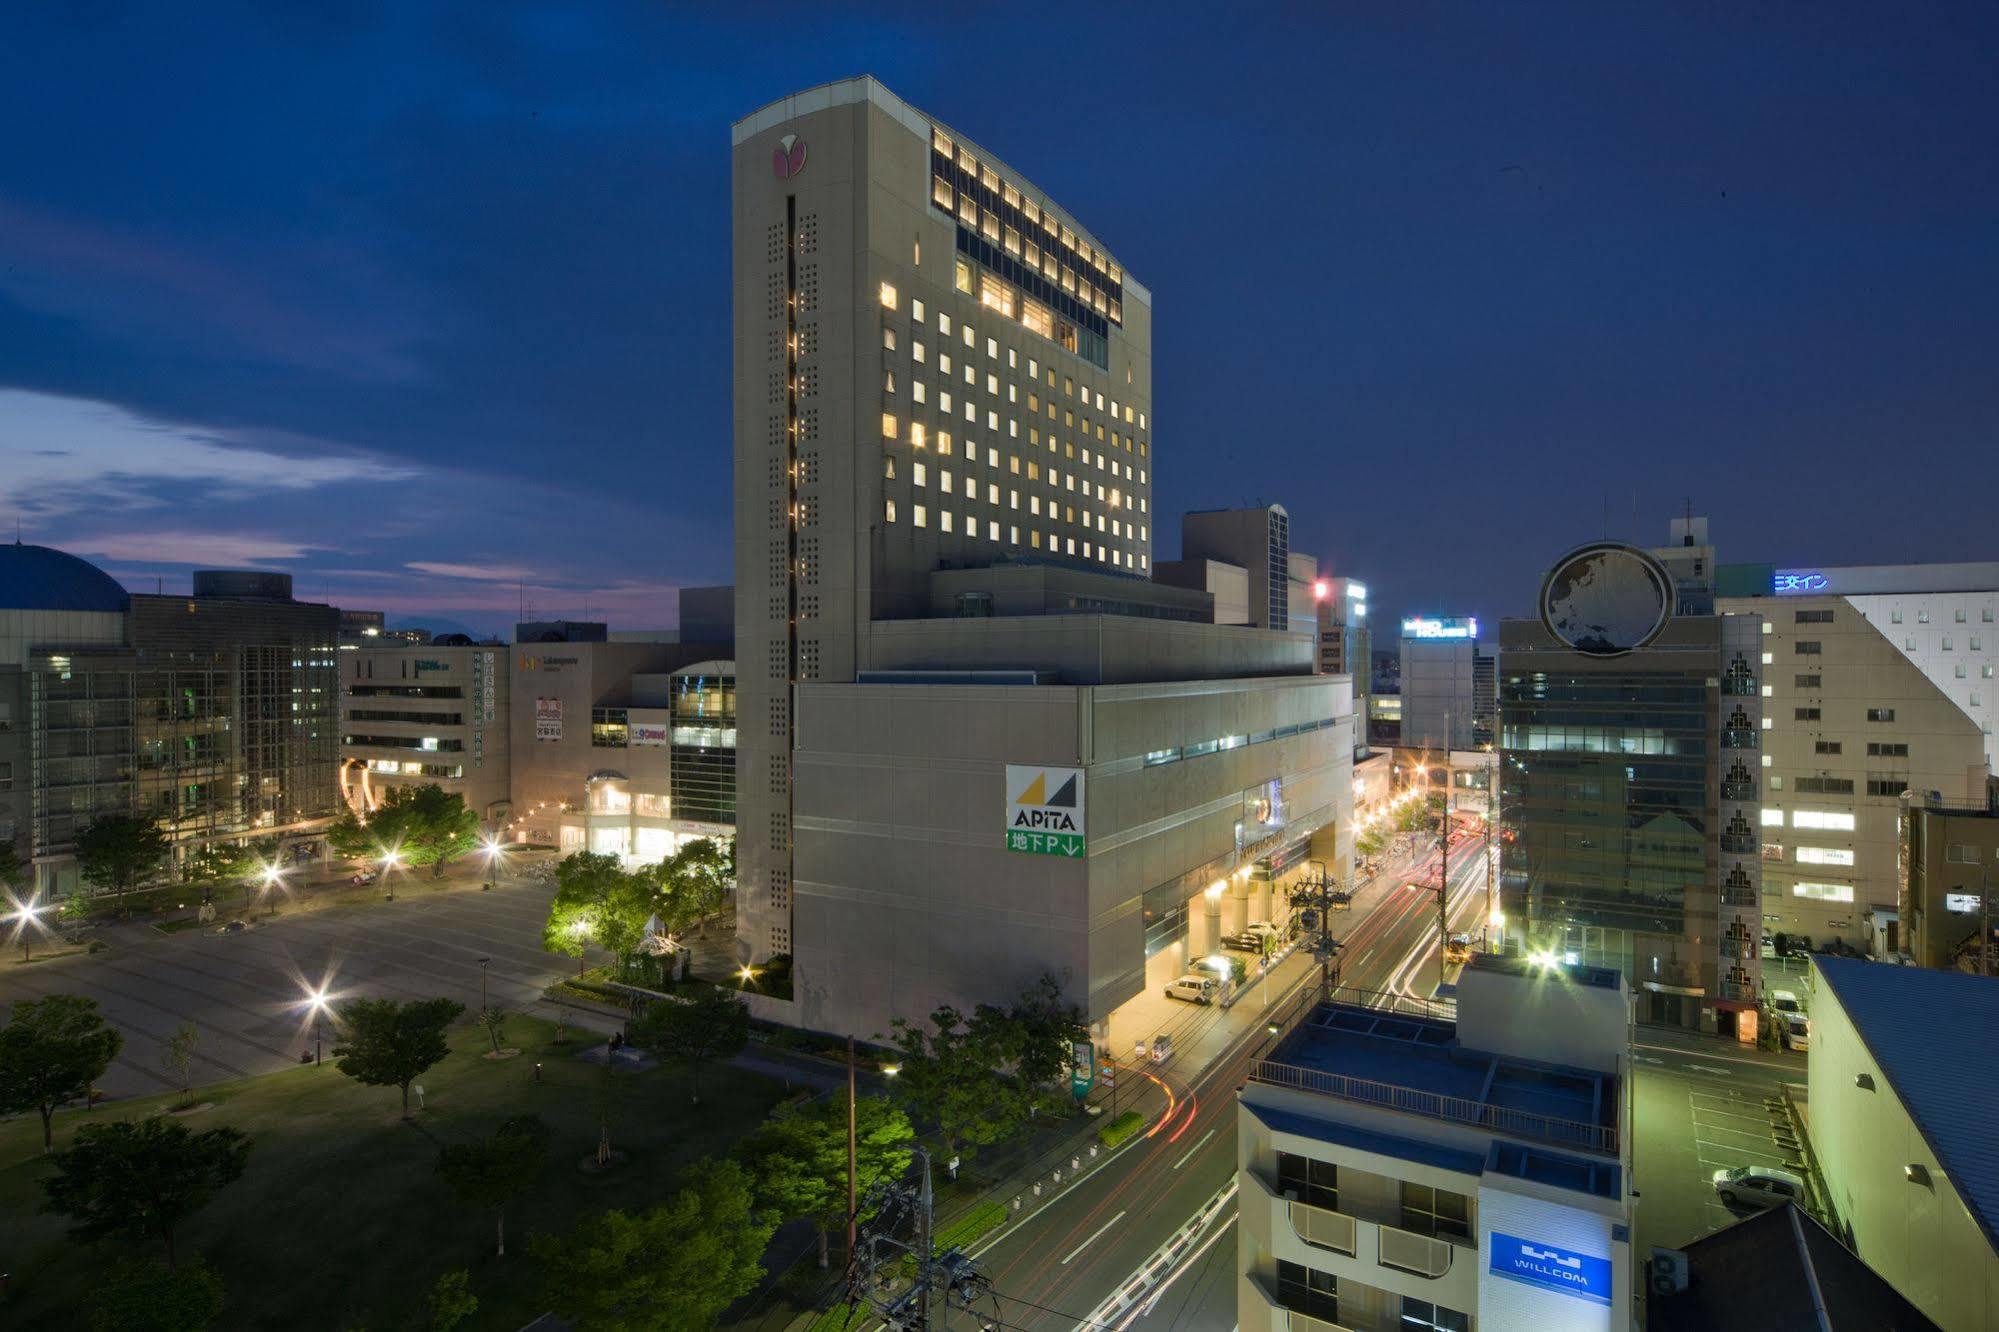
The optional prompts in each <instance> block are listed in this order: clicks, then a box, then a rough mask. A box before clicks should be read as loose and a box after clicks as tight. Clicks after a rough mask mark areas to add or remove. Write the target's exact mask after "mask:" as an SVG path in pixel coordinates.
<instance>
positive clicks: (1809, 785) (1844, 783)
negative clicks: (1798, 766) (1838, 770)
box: [1794, 777, 1853, 795]
mask: <svg viewBox="0 0 1999 1332" xmlns="http://www.w3.org/2000/svg"><path fill="white" fill-rule="evenodd" d="M1794 789H1795V790H1797V791H1798V792H1799V793H1800V794H1802V795H1852V794H1853V779H1852V778H1850V777H1800V778H1798V784H1797V786H1796V787H1795V788H1794Z"/></svg>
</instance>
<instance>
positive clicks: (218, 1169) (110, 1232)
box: [42, 1115, 250, 1268]
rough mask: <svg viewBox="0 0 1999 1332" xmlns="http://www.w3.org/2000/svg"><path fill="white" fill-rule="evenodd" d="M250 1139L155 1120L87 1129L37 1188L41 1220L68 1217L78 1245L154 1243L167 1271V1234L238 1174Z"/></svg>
mask: <svg viewBox="0 0 1999 1332" xmlns="http://www.w3.org/2000/svg"><path fill="white" fill-rule="evenodd" d="M249 1155H250V1139H249V1138H248V1137H246V1136H245V1135H244V1134H243V1133H242V1132H240V1131H239V1130H237V1129H233V1128H218V1129H210V1130H208V1131H207V1132H206V1133H190V1132H189V1131H188V1129H187V1126H186V1125H185V1124H177V1123H175V1122H173V1121H172V1120H170V1119H164V1118H162V1117H160V1116H158V1115H155V1116H153V1117H152V1118H150V1119H142V1120H140V1121H139V1122H138V1123H136V1124H134V1123H132V1122H131V1121H129V1120H120V1121H114V1122H112V1123H109V1124H86V1125H85V1126H84V1127H82V1128H80V1129H78V1130H77V1131H76V1141H75V1142H74V1143H73V1144H72V1145H71V1146H70V1148H69V1150H68V1151H63V1152H57V1153H56V1154H55V1156H54V1157H53V1158H52V1159H53V1160H54V1162H55V1167H56V1173H55V1174H54V1175H52V1176H50V1177H49V1178H47V1179H45V1180H43V1181H42V1188H43V1190H44V1191H45V1192H46V1193H47V1194H48V1198H47V1201H45V1202H44V1203H43V1204H42V1210H43V1211H45V1212H56V1213H60V1214H62V1215H64V1216H68V1217H71V1218H73V1219H74V1220H75V1222H76V1224H75V1225H74V1226H72V1227H70V1234H72V1235H74V1236H75V1237H76V1238H78V1239H83V1240H97V1239H103V1238H106V1237H116V1238H122V1239H157V1240H159V1241H160V1242H161V1243H162V1244H164V1245H165V1246H166V1251H167V1266H168V1267H169V1268H172V1267H173V1266H174V1232H175V1230H176V1229H178V1228H179V1226H180V1223H181V1222H182V1221H185V1220H186V1219H187V1218H188V1217H189V1216H191V1215H193V1214H194V1213H195V1212H196V1211H199V1210H200V1209H201V1207H202V1206H203V1205H204V1204H206V1203H207V1202H208V1200H209V1199H210V1198H213V1197H214V1196H215V1195H216V1193H218V1192H219V1191H220V1190H221V1189H222V1187H223V1186H224V1185H226V1184H229V1183H231V1182H232V1181H234V1180H235V1179H237V1178H238V1177H239V1176H241V1175H242V1173H243V1165H244V1162H245V1161H246V1160H247V1159H248V1158H249Z"/></svg>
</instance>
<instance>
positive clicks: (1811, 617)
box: [1793, 610, 1832, 624]
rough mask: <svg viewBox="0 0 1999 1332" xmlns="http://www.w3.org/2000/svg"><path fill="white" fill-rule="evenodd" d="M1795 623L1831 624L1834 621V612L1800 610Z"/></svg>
mask: <svg viewBox="0 0 1999 1332" xmlns="http://www.w3.org/2000/svg"><path fill="white" fill-rule="evenodd" d="M1793 623H1795V624H1831V623H1832V612H1831V611H1829V610H1801V611H1799V612H1798V614H1797V617H1796V619H1795V620H1794V621H1793Z"/></svg>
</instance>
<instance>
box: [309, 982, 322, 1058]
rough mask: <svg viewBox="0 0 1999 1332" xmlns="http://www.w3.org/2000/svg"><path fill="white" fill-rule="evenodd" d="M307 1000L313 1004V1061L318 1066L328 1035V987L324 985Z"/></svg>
mask: <svg viewBox="0 0 1999 1332" xmlns="http://www.w3.org/2000/svg"><path fill="white" fill-rule="evenodd" d="M306 1002H307V1003H309V1004H311V1005H312V1062H313V1065H314V1067H317V1066H318V1065H319V1062H320V1055H321V1053H322V1052H321V1048H320V1047H321V1046H322V1044H323V1043H324V1041H325V1036H326V1029H325V1018H326V987H325V986H324V985H322V986H320V987H319V988H318V989H317V990H314V991H313V992H312V994H311V995H310V996H309V997H308V998H307V999H306Z"/></svg>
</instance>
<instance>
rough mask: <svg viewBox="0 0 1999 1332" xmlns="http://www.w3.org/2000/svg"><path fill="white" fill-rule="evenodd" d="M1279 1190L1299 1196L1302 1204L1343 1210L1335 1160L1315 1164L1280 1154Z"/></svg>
mask: <svg viewBox="0 0 1999 1332" xmlns="http://www.w3.org/2000/svg"><path fill="white" fill-rule="evenodd" d="M1277 1191H1278V1192H1279V1193H1289V1194H1295V1195H1296V1196H1297V1199H1298V1201H1299V1202H1301V1203H1310V1204H1311V1205H1312V1206H1314V1207H1323V1208H1325V1209H1326V1210H1327V1211H1329V1212H1337V1211H1339V1210H1340V1176H1339V1167H1338V1166H1336V1165H1334V1164H1333V1163H1332V1162H1331V1161H1314V1160H1313V1159H1312V1158H1311V1157H1309V1156H1298V1155H1296V1154H1294V1153H1291V1152H1279V1153H1278V1154H1277Z"/></svg>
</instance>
